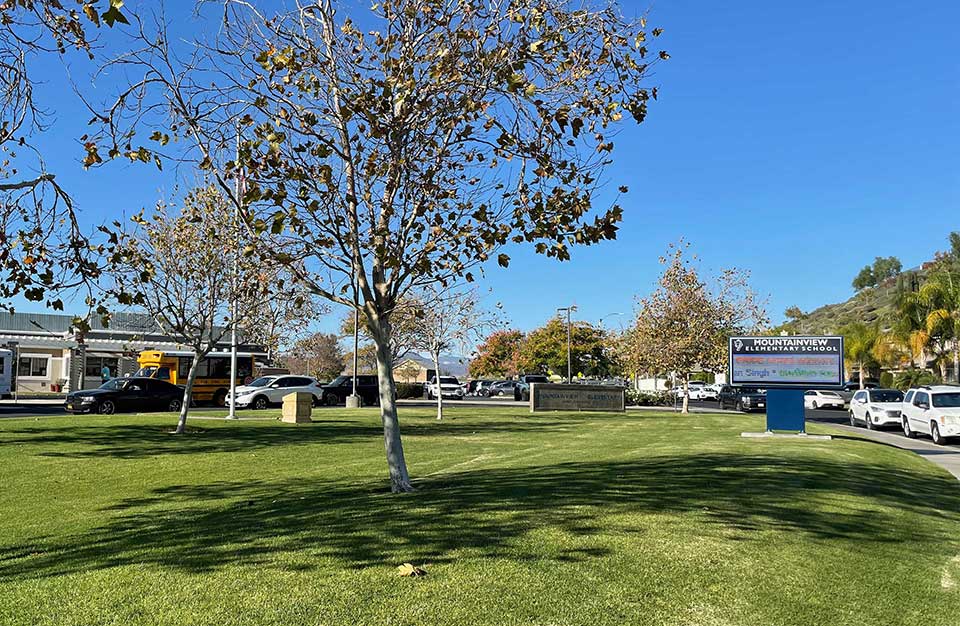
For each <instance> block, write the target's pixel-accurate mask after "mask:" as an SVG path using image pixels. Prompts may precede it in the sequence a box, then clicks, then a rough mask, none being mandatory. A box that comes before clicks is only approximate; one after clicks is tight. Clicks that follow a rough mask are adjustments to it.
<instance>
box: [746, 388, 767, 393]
mask: <svg viewBox="0 0 960 626" xmlns="http://www.w3.org/2000/svg"><path fill="white" fill-rule="evenodd" d="M740 393H761V394H762V393H766V391H764V390H763V389H757V388H756V387H741V388H740Z"/></svg>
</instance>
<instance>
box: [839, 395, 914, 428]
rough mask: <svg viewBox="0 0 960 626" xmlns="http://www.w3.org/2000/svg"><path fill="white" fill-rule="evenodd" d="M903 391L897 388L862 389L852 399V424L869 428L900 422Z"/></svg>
mask: <svg viewBox="0 0 960 626" xmlns="http://www.w3.org/2000/svg"><path fill="white" fill-rule="evenodd" d="M902 405H903V392H900V391H897V390H896V389H861V390H859V391H857V392H856V393H854V394H853V399H852V400H850V425H851V426H856V425H857V423H858V422H863V423H864V424H865V425H866V427H867V428H876V427H879V426H886V425H888V424H900V417H901V411H902V409H903V406H902Z"/></svg>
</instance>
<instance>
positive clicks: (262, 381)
mask: <svg viewBox="0 0 960 626" xmlns="http://www.w3.org/2000/svg"><path fill="white" fill-rule="evenodd" d="M275 380H276V377H275V376H261V377H260V378H258V379H256V380H255V381H253V382H252V383H249V384H248V385H247V387H266V386H267V385H269V384H270V383H272V382H273V381H275Z"/></svg>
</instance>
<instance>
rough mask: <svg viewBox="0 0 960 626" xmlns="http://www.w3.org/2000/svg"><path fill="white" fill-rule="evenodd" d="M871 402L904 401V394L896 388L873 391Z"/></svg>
mask: <svg viewBox="0 0 960 626" xmlns="http://www.w3.org/2000/svg"><path fill="white" fill-rule="evenodd" d="M870 401H871V402H903V394H902V393H901V392H899V391H896V390H894V389H884V390H883V391H871V392H870Z"/></svg>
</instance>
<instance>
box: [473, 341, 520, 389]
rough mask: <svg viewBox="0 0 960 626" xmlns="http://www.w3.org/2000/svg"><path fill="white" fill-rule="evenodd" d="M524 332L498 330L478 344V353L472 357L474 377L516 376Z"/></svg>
mask: <svg viewBox="0 0 960 626" xmlns="http://www.w3.org/2000/svg"><path fill="white" fill-rule="evenodd" d="M524 337H525V336H524V334H523V333H522V332H520V331H519V330H497V331H494V332H492V333H490V335H489V336H488V337H487V338H486V339H484V340H483V342H482V343H481V344H480V345H479V346H477V351H476V355H475V356H474V357H473V358H472V359H470V366H469V371H470V375H471V376H473V377H474V378H479V377H482V376H494V377H497V378H502V377H505V376H516V375H517V374H518V373H519V368H518V366H517V361H518V359H519V358H520V346H521V344H522V343H523V340H524Z"/></svg>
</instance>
